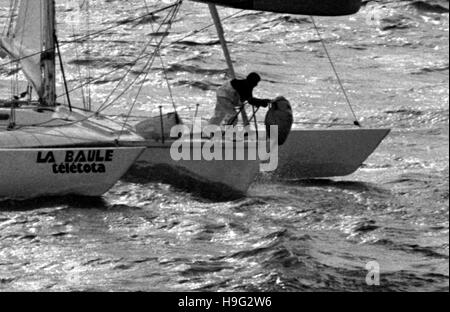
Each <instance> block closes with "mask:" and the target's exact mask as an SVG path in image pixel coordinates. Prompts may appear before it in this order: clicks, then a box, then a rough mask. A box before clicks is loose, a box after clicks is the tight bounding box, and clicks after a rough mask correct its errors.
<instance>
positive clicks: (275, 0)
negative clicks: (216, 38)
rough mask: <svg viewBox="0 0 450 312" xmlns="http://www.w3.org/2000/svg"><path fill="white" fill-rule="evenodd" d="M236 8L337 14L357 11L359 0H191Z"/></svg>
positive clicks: (306, 13)
mask: <svg viewBox="0 0 450 312" xmlns="http://www.w3.org/2000/svg"><path fill="white" fill-rule="evenodd" d="M192 1H196V2H204V3H209V4H217V5H221V6H227V7H231V8H236V9H245V10H256V11H268V12H276V13H287V14H301V15H317V16H339V15H350V14H354V13H356V12H358V11H359V9H360V8H361V0H192Z"/></svg>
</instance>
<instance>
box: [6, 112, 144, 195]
mask: <svg viewBox="0 0 450 312" xmlns="http://www.w3.org/2000/svg"><path fill="white" fill-rule="evenodd" d="M0 116H1V117H2V118H1V119H0V200H3V199H31V198H35V197H40V196H64V195H82V196H100V195H102V194H104V193H105V192H106V191H108V190H109V188H111V187H112V186H113V185H114V184H115V183H116V182H117V181H118V180H119V178H120V177H121V176H123V175H124V174H125V173H126V171H127V170H128V169H129V168H130V166H131V165H132V164H133V163H134V161H135V160H136V159H137V157H138V156H139V155H140V154H141V153H142V152H143V150H144V147H143V146H142V142H143V138H141V137H140V136H138V135H136V134H135V133H133V132H132V131H128V130H127V129H123V127H122V126H121V125H118V124H114V123H111V122H109V121H108V120H106V119H102V118H101V117H99V118H97V117H94V116H93V114H92V113H83V112H81V111H79V112H70V111H68V110H66V109H64V108H62V107H58V108H46V109H42V108H38V107H36V106H26V107H19V108H16V109H14V110H13V111H11V109H10V108H5V107H4V108H1V107H0ZM13 116H14V118H13ZM12 121H15V123H12ZM118 138H121V139H120V140H118Z"/></svg>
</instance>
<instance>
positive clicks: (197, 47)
mask: <svg viewBox="0 0 450 312" xmlns="http://www.w3.org/2000/svg"><path fill="white" fill-rule="evenodd" d="M82 2H84V6H83V7H81V8H80V6H81V4H82ZM86 3H87V2H86V1H67V2H65V3H64V4H58V10H57V12H58V22H59V25H58V30H59V38H60V41H61V43H62V47H61V48H62V51H63V55H64V60H65V63H66V71H67V74H68V76H69V84H70V86H72V87H76V86H77V84H78V82H79V80H80V79H86V77H87V76H88V75H91V76H92V77H101V79H100V80H98V81H96V83H95V84H94V85H93V86H92V87H91V89H90V91H89V90H87V89H85V90H84V92H85V94H87V93H88V92H90V93H91V95H92V105H93V106H94V107H95V106H98V105H100V104H101V103H103V101H104V99H105V98H107V96H108V95H109V93H110V92H111V90H113V89H114V88H115V86H116V84H117V82H119V81H120V78H121V77H122V76H123V74H124V71H125V70H127V69H128V67H127V66H128V65H129V64H130V62H132V61H133V60H134V59H135V58H136V56H137V55H139V54H140V53H141V52H142V51H143V49H144V48H145V47H146V44H147V42H148V40H149V38H160V37H161V34H162V32H163V31H164V28H161V29H158V23H159V22H161V21H163V20H164V17H165V12H161V13H158V14H156V15H155V16H154V17H153V18H147V19H145V20H144V21H140V22H134V21H132V19H133V18H134V17H137V16H140V15H142V14H145V13H146V12H148V11H151V10H153V9H155V8H158V7H161V6H164V5H167V4H168V3H170V1H150V0H147V1H146V3H145V1H140V0H130V1H112V0H110V1H103V0H97V1H94V0H92V1H89V2H88V3H89V12H90V13H87V12H88V10H87V9H88V8H87V7H86ZM7 7H8V5H7V1H5V0H2V1H0V8H1V11H0V21H1V24H2V25H3V21H4V20H5V18H6V16H7V15H8V11H7ZM448 7H449V2H448V1H439V0H434V1H433V0H427V1H401V2H399V1H369V2H368V3H367V4H366V5H365V7H364V8H363V9H362V10H361V12H360V13H358V14H357V15H354V16H350V17H339V18H316V19H315V20H316V23H317V24H318V27H319V30H320V32H321V34H322V37H323V38H324V40H325V42H326V43H327V47H328V49H329V53H330V55H331V56H332V58H333V60H334V63H335V66H336V68H337V69H338V71H339V72H340V75H341V78H342V80H343V83H344V85H345V87H346V89H347V90H348V93H349V96H350V98H351V100H352V102H353V105H354V108H355V111H356V113H357V115H358V117H359V118H360V121H361V123H362V124H363V125H364V126H366V127H390V128H392V129H393V131H392V133H391V134H390V135H389V137H388V138H387V139H386V140H385V141H384V142H383V143H382V145H381V146H380V147H379V148H378V149H377V150H376V152H375V153H374V154H373V155H372V156H371V157H370V158H369V159H368V160H367V161H366V162H365V164H364V166H363V167H362V168H361V169H360V170H358V171H357V172H356V173H354V174H353V175H351V176H347V177H342V178H333V179H329V180H325V179H321V180H306V181H305V180H301V181H289V180H283V179H277V180H274V179H271V178H270V177H266V176H263V177H260V178H259V179H258V180H257V181H256V182H255V183H254V184H253V185H252V187H251V189H250V191H249V194H248V196H247V197H246V198H241V199H238V200H234V201H227V202H224V201H217V200H214V199H210V198H208V199H206V198H202V197H200V196H198V194H195V193H190V192H187V191H185V190H182V189H178V188H176V187H174V186H171V185H168V184H163V183H157V182H155V181H137V182H126V181H120V182H119V183H118V184H117V185H116V186H114V187H113V188H112V189H111V190H110V191H109V192H108V193H107V194H105V196H103V197H102V198H100V199H97V200H92V199H83V198H52V199H48V198H44V199H37V200H32V201H27V202H10V201H7V202H0V207H1V209H0V290H2V291H20V290H31V291H59V290H62V291H70V290H89V291H90V290H98V291H106V290H118V291H120V290H124V291H138V290H139V291H141V290H143V291H186V290H195V291H199V290H207V291H336V290H348V291H373V290H375V291H412V290H420V291H444V290H445V291H448V290H449V244H448V241H449V236H448V235H449V232H448V229H449V215H448V207H449V197H448V194H449V192H448V189H449V187H448V179H449V166H448V162H449V158H448V138H449V133H448V132H449V128H448V119H449V100H448V99H449V97H448V90H449V89H448V82H449V78H448V66H449V52H448V49H449V42H448V38H449V35H448V31H449V29H448V25H449V14H448ZM220 14H221V16H222V17H223V18H226V17H227V16H229V15H232V14H237V15H235V16H234V17H232V18H229V19H225V21H224V27H225V31H226V35H227V38H228V40H229V41H230V49H231V53H232V55H233V58H234V60H235V64H236V69H237V71H238V73H240V74H245V73H248V72H249V71H258V72H259V73H260V74H261V75H262V76H263V79H264V81H263V82H262V83H261V84H260V86H259V87H258V90H257V91H256V95H257V96H260V97H275V96H276V95H284V96H285V97H286V98H288V99H289V100H290V101H291V103H292V104H293V106H294V108H295V119H296V121H297V122H317V123H329V122H335V123H348V122H351V121H353V120H352V117H351V114H350V112H349V110H348V108H347V106H346V104H345V100H344V99H343V97H342V93H341V92H340V90H339V87H338V85H337V84H336V79H335V77H334V75H333V72H332V70H331V67H330V64H329V63H328V59H327V58H326V54H325V53H324V51H323V49H322V46H321V43H320V41H319V40H318V37H317V34H316V33H315V29H314V27H313V24H312V23H311V21H310V19H309V18H307V17H303V16H291V15H284V14H270V13H256V12H248V11H243V12H239V11H237V10H232V9H220ZM210 23H211V20H210V18H209V16H208V10H207V9H206V7H205V6H204V5H201V4H196V3H191V2H189V1H185V3H184V4H183V6H182V7H181V9H180V12H179V13H178V16H177V18H176V20H175V22H174V24H173V27H172V28H171V29H170V35H169V37H168V38H167V43H170V42H171V41H177V43H174V44H172V45H169V46H167V47H166V48H165V49H163V50H162V52H161V57H162V59H163V62H162V63H161V60H160V59H159V58H157V59H156V61H155V64H154V70H152V71H150V73H149V74H148V76H147V77H146V79H145V81H144V87H143V89H142V91H141V93H140V96H139V97H138V100H137V102H136V105H135V111H134V113H133V114H135V115H137V116H148V115H151V114H154V113H157V111H158V105H163V106H164V109H165V110H166V111H169V110H171V109H172V104H171V97H170V95H169V91H168V88H167V86H166V79H165V76H164V74H162V71H161V69H163V68H165V69H166V72H167V76H168V80H169V81H170V83H171V86H172V89H171V91H172V93H173V99H174V101H175V103H176V105H177V107H178V110H179V112H180V114H181V115H182V116H183V117H184V118H186V119H188V118H191V117H192V116H193V114H194V110H195V105H196V104H197V103H198V104H200V113H201V115H202V116H204V117H208V116H209V115H210V114H211V113H212V109H213V105H214V101H215V96H214V89H215V88H216V87H217V86H218V85H220V84H221V83H222V82H223V81H224V79H225V76H224V73H225V71H226V64H225V62H224V61H223V57H222V53H221V48H220V45H219V44H218V40H217V39H216V36H215V35H214V29H213V28H208V29H207V30H206V31H205V32H201V33H198V34H195V35H193V36H191V37H188V38H184V37H185V36H186V35H187V34H189V33H190V32H191V31H193V30H196V29H200V28H202V27H205V26H208V25H209V24H210ZM111 26H117V27H114V28H111V30H110V31H108V32H107V33H102V34H101V35H99V36H98V37H96V38H94V40H89V41H85V42H82V43H79V44H77V45H74V44H70V43H69V41H71V40H72V39H73V36H74V35H77V34H83V33H87V32H95V31H96V30H99V29H103V28H105V27H111ZM1 61H2V64H3V62H4V61H5V60H1ZM145 61H146V60H145V59H144V60H142V61H141V62H140V63H139V64H138V65H137V66H135V67H133V68H132V71H131V75H130V76H129V77H127V79H126V82H132V81H133V79H134V78H135V77H136V75H137V74H139V73H140V68H142V66H143V65H144V64H145ZM139 65H140V66H141V67H139ZM115 69H119V70H117V71H113V72H112V73H110V74H109V75H106V76H104V77H102V75H103V74H105V73H109V72H111V71H112V70H115ZM13 71H14V69H13V68H10V67H9V66H1V67H0V75H1V76H0V94H1V95H2V97H7V96H9V86H10V84H11V83H10V80H11V78H12V77H13V75H12V72H13ZM80 77H81V78H80ZM138 82H140V80H138ZM138 87H139V84H138V83H136V86H135V87H132V88H131V89H130V90H129V93H128V94H127V96H125V97H124V98H122V99H120V100H119V101H117V102H116V103H115V105H113V106H112V107H111V109H110V110H109V111H110V112H111V113H112V114H116V113H123V112H126V110H127V109H128V108H129V103H130V102H132V101H133V98H134V96H135V94H136V93H137V91H138ZM81 98H82V95H81V92H78V94H77V95H76V94H74V95H73V97H72V100H73V101H74V102H75V103H77V104H78V105H82V100H81ZM262 114H263V113H261V117H260V118H262V116H263V115H262ZM310 126H311V125H309V124H300V123H299V124H297V125H296V127H298V128H302V127H310ZM2 165H3V164H2ZM131 180H132V179H131ZM371 261H376V262H377V263H378V264H379V266H380V270H381V272H380V274H381V275H380V278H381V280H380V286H379V287H374V286H368V285H367V284H366V275H367V273H368V271H367V270H366V264H367V263H368V262H371Z"/></svg>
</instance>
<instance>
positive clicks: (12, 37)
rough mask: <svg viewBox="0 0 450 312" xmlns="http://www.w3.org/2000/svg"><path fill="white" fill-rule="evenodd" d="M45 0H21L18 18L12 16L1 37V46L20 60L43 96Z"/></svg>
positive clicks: (36, 88)
mask: <svg viewBox="0 0 450 312" xmlns="http://www.w3.org/2000/svg"><path fill="white" fill-rule="evenodd" d="M43 1H44V0H21V1H20V5H19V12H18V15H17V19H16V20H15V21H14V20H13V18H11V21H10V25H9V30H8V32H7V33H6V34H4V36H3V37H2V38H1V39H0V47H1V48H3V50H5V51H6V52H7V53H8V54H9V56H10V57H12V58H13V59H15V60H17V59H19V60H20V64H21V65H22V70H23V72H24V74H25V75H26V77H27V79H28V81H29V82H30V83H31V84H32V85H33V87H34V88H35V90H36V91H37V92H38V94H39V96H42V73H41V52H42V46H43V45H42V38H43V36H42V23H43V21H42V16H43V11H42V10H43V5H42V4H43ZM14 24H15V25H14Z"/></svg>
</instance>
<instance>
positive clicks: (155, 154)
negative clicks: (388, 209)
mask: <svg viewBox="0 0 450 312" xmlns="http://www.w3.org/2000/svg"><path fill="white" fill-rule="evenodd" d="M193 1H196V2H202V3H206V4H208V6H209V10H210V13H211V16H212V18H213V20H214V24H215V26H216V30H217V34H218V36H219V39H220V42H221V45H222V48H223V52H224V56H225V59H226V61H227V64H228V69H229V76H230V77H231V78H235V72H234V68H233V61H232V59H231V57H230V52H229V50H228V47H227V42H226V39H225V35H224V31H223V27H222V24H221V20H220V17H219V14H218V11H217V8H216V5H220V6H227V7H232V8H237V9H246V10H258V11H268V12H276V13H287V14H300V15H311V16H313V15H316V16H340V15H350V14H354V13H357V12H358V11H359V9H360V7H361V1H360V0H283V1H281V0H193ZM336 74H337V73H336ZM344 92H345V90H344ZM160 117H161V118H157V119H156V120H158V121H159V120H160V123H159V124H158V123H155V122H153V121H152V120H151V119H150V120H148V121H150V122H149V123H148V124H149V125H150V126H149V127H148V128H147V129H146V128H145V126H144V127H141V128H139V127H138V133H140V134H141V135H143V136H144V137H146V138H151V137H152V135H154V133H152V132H161V131H160V130H159V129H160V124H161V123H163V124H164V118H163V116H162V115H161V116H160ZM146 123H147V121H144V122H142V123H141V125H145V124H146ZM168 124H169V123H168ZM151 126H153V128H152V127H151ZM355 126H357V127H356V128H352V129H341V128H339V129H338V128H336V129H329V128H326V129H293V130H292V131H291V133H290V134H289V137H288V139H287V141H286V142H285V143H284V144H283V145H282V146H280V147H279V150H278V169H277V170H276V171H275V174H276V175H278V176H280V177H283V178H288V179H302V178H320V177H335V176H346V175H349V174H351V173H353V172H355V171H356V170H357V169H358V168H359V167H360V166H361V165H362V164H363V162H364V161H365V160H366V159H367V158H368V157H369V156H370V155H371V154H372V153H373V151H374V150H375V149H376V148H377V147H378V145H379V144H380V143H381V141H382V140H383V139H384V138H385V137H386V136H387V135H388V134H389V132H390V129H365V128H362V127H361V125H360V124H359V123H358V122H355ZM162 128H164V126H163V127H162ZM149 129H150V130H149ZM256 131H258V130H256ZM149 134H150V135H149ZM185 140H186V141H187V142H188V144H191V145H190V146H191V147H192V148H194V149H202V148H203V147H204V145H205V144H207V142H208V140H207V139H200V138H197V139H192V138H191V137H189V136H188V137H186V138H185ZM196 140H197V141H199V142H197V143H198V145H197V147H196V146H195V141H196ZM173 143H174V139H171V138H170V137H169V138H167V139H166V140H162V141H160V140H159V141H158V142H155V141H151V140H150V141H148V143H147V145H148V146H149V148H148V149H147V150H146V151H145V152H144V153H143V154H142V156H141V157H140V158H139V159H138V162H137V165H138V167H139V168H141V169H142V168H144V167H148V166H154V167H155V168H157V167H158V166H162V167H163V168H166V169H167V172H170V174H169V180H170V178H173V181H177V182H178V181H179V180H180V178H181V177H182V176H188V177H194V178H195V179H197V180H203V181H205V182H206V184H205V185H208V183H214V184H215V185H218V186H220V185H222V186H226V188H227V189H230V190H231V191H234V192H235V191H237V192H240V193H246V192H247V190H248V188H249V186H250V185H251V183H252V182H253V180H254V179H255V177H256V176H257V175H258V171H259V170H258V167H259V165H260V162H261V163H264V162H265V161H266V160H265V159H257V160H254V159H253V158H250V157H247V158H245V159H243V160H236V159H234V160H205V159H200V160H189V161H187V160H177V161H174V160H173V159H172V158H171V157H170V154H169V153H170V152H169V149H170V146H171V145H172V144H173ZM246 143H249V142H248V141H247V142H246ZM226 144H227V143H226V142H225V143H223V146H225V145H226ZM234 148H235V149H237V148H239V147H236V146H235V147H234ZM240 148H244V149H245V153H246V154H245V155H250V154H251V155H254V154H255V153H251V152H250V151H249V150H250V149H252V148H255V147H254V145H252V144H248V145H247V144H246V145H245V147H242V145H241V147H240ZM256 154H258V153H256Z"/></svg>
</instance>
